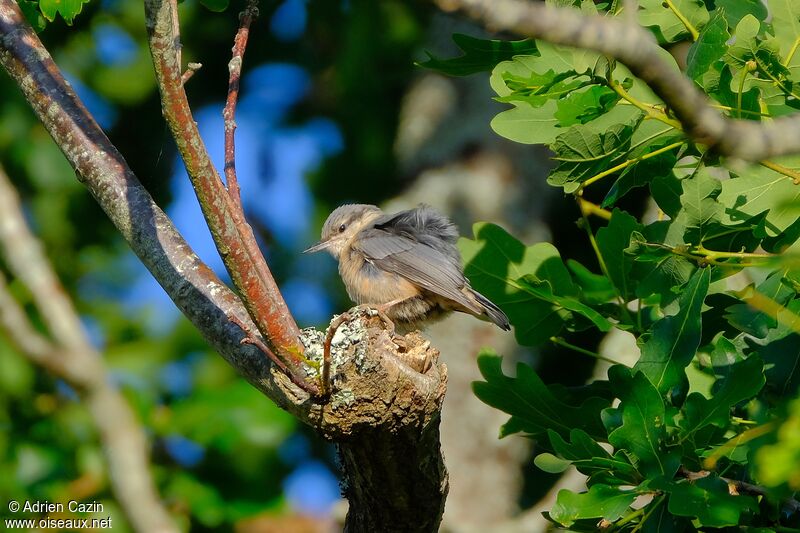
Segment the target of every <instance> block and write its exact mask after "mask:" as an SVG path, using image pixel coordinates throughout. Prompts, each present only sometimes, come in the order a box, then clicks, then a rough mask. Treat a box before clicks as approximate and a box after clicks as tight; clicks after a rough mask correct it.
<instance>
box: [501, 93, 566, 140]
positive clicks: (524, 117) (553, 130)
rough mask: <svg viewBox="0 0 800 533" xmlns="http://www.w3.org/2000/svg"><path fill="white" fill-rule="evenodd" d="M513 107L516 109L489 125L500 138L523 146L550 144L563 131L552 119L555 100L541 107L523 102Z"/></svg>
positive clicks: (505, 112) (504, 112) (554, 119)
mask: <svg viewBox="0 0 800 533" xmlns="http://www.w3.org/2000/svg"><path fill="white" fill-rule="evenodd" d="M515 105H517V107H515V108H514V109H509V110H507V111H503V112H502V113H500V114H498V115H497V116H496V117H494V118H493V119H492V121H491V123H490V126H491V128H492V129H493V130H494V131H495V133H497V134H498V135H500V136H501V137H505V138H506V139H511V140H512V141H516V142H518V143H523V144H550V143H552V142H553V141H555V140H556V137H557V136H558V135H559V134H560V133H561V132H563V131H564V130H563V129H561V128H560V127H559V125H558V119H557V118H555V117H554V114H555V112H556V107H557V105H556V102H555V100H550V101H549V102H547V103H546V104H544V105H543V106H542V107H533V106H531V105H529V104H526V103H524V102H523V103H521V104H515Z"/></svg>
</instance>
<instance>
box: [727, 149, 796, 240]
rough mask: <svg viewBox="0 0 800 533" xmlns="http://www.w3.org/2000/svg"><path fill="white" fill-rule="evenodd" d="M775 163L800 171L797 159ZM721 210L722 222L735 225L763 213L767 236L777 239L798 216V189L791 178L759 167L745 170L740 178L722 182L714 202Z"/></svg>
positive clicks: (784, 159)
mask: <svg viewBox="0 0 800 533" xmlns="http://www.w3.org/2000/svg"><path fill="white" fill-rule="evenodd" d="M775 162H776V163H778V164H782V165H784V166H787V167H790V168H800V159H798V158H796V157H794V158H782V159H777V160H775ZM717 200H719V202H720V203H721V204H723V205H724V206H725V211H724V213H722V217H721V218H722V222H723V223H725V224H736V223H738V222H742V221H745V220H748V219H750V218H751V217H754V216H756V215H760V214H762V213H766V225H765V228H766V230H767V234H768V235H769V236H772V237H774V236H776V235H779V234H780V233H781V232H783V231H784V230H786V228H788V227H789V226H790V225H792V223H794V222H795V221H796V220H797V217H798V215H800V187H798V186H797V185H795V184H794V182H793V181H792V179H791V178H788V177H786V176H784V175H783V174H779V173H777V172H775V171H773V170H770V169H768V168H765V167H762V166H753V167H749V168H748V169H747V171H746V172H744V173H742V174H741V175H740V177H736V178H732V179H729V180H725V181H723V182H722V192H721V193H720V195H719V197H718V198H717Z"/></svg>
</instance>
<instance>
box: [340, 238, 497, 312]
mask: <svg viewBox="0 0 800 533" xmlns="http://www.w3.org/2000/svg"><path fill="white" fill-rule="evenodd" d="M354 248H357V249H358V250H360V251H361V252H362V253H363V254H364V255H365V256H366V258H367V259H368V260H369V261H371V262H372V263H374V264H375V265H376V266H377V267H379V268H381V269H382V270H385V271H388V272H393V273H395V274H398V275H400V276H403V277H404V278H406V279H408V280H409V281H411V282H412V283H415V284H417V285H419V286H420V287H422V288H423V289H426V290H428V291H430V292H433V293H435V294H438V295H440V296H444V297H446V298H449V299H450V300H454V301H455V302H458V303H459V304H461V305H463V306H464V307H466V308H467V309H470V310H472V311H473V312H475V313H480V312H481V311H482V309H481V308H479V307H477V306H476V305H475V303H474V302H472V301H470V299H469V298H467V296H466V295H465V294H464V293H463V292H462V291H461V289H462V288H463V287H464V286H469V283H468V282H467V279H466V278H465V277H464V274H463V273H462V272H461V268H460V265H458V264H454V263H453V260H452V259H451V258H450V257H449V256H448V255H445V254H443V253H442V252H440V251H439V250H437V249H436V248H433V247H431V246H428V245H427V244H423V243H421V242H419V241H415V240H413V239H411V238H408V237H405V236H402V235H394V234H392V233H390V232H388V231H386V230H384V229H378V228H375V227H373V228H370V229H367V230H364V231H363V232H362V233H361V235H359V239H358V241H357V243H356V245H355V246H354Z"/></svg>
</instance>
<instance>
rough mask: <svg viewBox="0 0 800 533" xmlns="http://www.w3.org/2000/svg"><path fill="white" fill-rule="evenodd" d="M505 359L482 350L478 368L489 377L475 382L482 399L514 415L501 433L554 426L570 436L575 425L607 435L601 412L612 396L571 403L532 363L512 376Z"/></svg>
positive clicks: (539, 431) (535, 432)
mask: <svg viewBox="0 0 800 533" xmlns="http://www.w3.org/2000/svg"><path fill="white" fill-rule="evenodd" d="M501 361H502V358H501V357H499V356H497V355H496V354H494V353H493V352H491V351H486V350H484V351H482V352H481V353H480V354H479V355H478V368H479V369H480V371H481V375H482V376H483V379H485V380H486V381H476V382H473V384H472V388H473V391H474V392H475V395H476V396H477V397H478V398H480V400H481V401H482V402H484V403H486V404H488V405H491V406H492V407H494V408H496V409H500V410H501V411H504V412H506V413H508V414H510V415H511V419H510V420H509V421H508V422H507V423H506V424H505V425H504V426H503V429H502V430H501V435H503V436H505V435H510V434H512V433H517V432H520V431H523V432H525V433H528V434H530V435H533V436H540V435H543V434H545V433H546V432H547V431H548V430H553V431H556V432H557V433H559V434H561V435H565V436H566V435H569V433H570V431H571V430H573V429H575V428H579V429H583V430H584V431H586V433H588V434H589V435H594V436H596V437H601V436H604V435H605V430H604V429H603V424H602V422H601V421H600V414H599V413H600V410H602V409H603V408H605V407H607V406H608V405H609V402H608V400H605V399H602V398H589V399H587V400H585V401H584V402H583V403H582V404H581V405H580V406H573V405H569V404H567V403H564V402H563V401H561V400H559V399H558V398H556V397H555V396H554V395H553V393H552V392H551V391H550V390H549V389H548V388H547V386H546V385H545V384H544V383H543V382H542V380H541V379H540V378H539V376H538V375H537V374H536V372H535V371H534V370H533V369H532V368H531V367H529V366H528V365H525V364H522V363H520V364H518V365H517V377H516V378H512V377H509V376H506V375H505V374H503V370H502V368H501V364H500V363H501Z"/></svg>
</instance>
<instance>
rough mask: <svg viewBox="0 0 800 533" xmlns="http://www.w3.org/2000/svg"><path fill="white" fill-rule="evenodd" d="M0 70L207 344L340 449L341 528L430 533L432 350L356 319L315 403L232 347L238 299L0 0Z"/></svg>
mask: <svg viewBox="0 0 800 533" xmlns="http://www.w3.org/2000/svg"><path fill="white" fill-rule="evenodd" d="M151 3H153V2H152V1H151ZM159 21H161V22H163V20H161V19H159ZM153 22H155V21H153ZM169 23H170V24H171V23H172V20H170V21H169ZM159 35H161V37H159V39H162V38H163V34H159ZM156 44H157V47H159V46H165V47H168V45H167V43H156ZM169 46H171V45H169ZM165 55H166V56H169V57H165V58H163V60H164V61H166V62H167V63H168V64H169V65H170V66H172V65H173V63H175V62H176V60H177V58H176V57H175V55H176V54H174V53H169V54H165ZM0 65H2V66H3V67H4V68H5V69H6V71H7V72H8V73H9V74H10V75H11V77H12V78H13V79H14V81H15V82H16V83H17V85H18V86H19V88H20V89H21V91H22V92H23V94H24V96H25V98H26V99H27V101H28V102H29V104H30V105H31V107H32V108H33V110H34V112H35V113H36V115H37V116H38V118H39V120H40V121H41V122H42V124H43V125H44V126H45V128H47V130H48V132H49V133H50V135H51V136H52V137H53V139H54V140H55V142H56V144H57V145H58V146H59V148H60V149H61V150H62V151H63V152H64V154H65V156H66V157H67V160H68V161H69V163H70V165H72V167H73V168H74V169H75V171H76V172H77V174H78V178H79V179H80V180H81V181H82V182H83V183H84V184H85V185H86V187H87V188H88V189H89V191H90V192H91V193H92V195H93V196H94V197H95V199H96V200H97V202H98V203H99V204H100V205H101V207H102V208H103V209H104V211H105V212H106V213H107V214H108V216H109V218H110V219H111V221H112V222H113V223H114V224H115V225H116V226H117V228H118V229H119V230H120V232H121V233H122V235H123V237H124V238H125V239H126V240H127V241H128V243H129V244H130V246H131V248H132V249H133V250H134V252H135V253H136V254H137V255H138V256H139V258H140V259H141V260H142V262H143V263H144V265H145V266H146V267H147V268H148V269H149V270H150V272H151V273H152V274H153V276H154V277H155V278H156V279H157V280H158V282H159V283H160V284H161V285H162V287H164V289H165V291H166V292H167V294H168V295H169V296H170V298H172V300H173V301H174V302H175V304H176V305H177V306H178V308H179V309H180V310H181V312H182V313H183V314H184V315H186V317H187V318H189V320H190V321H191V322H192V323H193V324H194V325H195V327H197V328H198V329H199V330H200V332H201V333H202V334H203V336H204V337H205V338H206V339H207V340H208V342H209V343H210V344H211V346H212V347H213V348H214V349H216V350H217V351H218V352H219V353H220V354H221V355H222V356H223V357H224V358H225V359H226V360H227V361H228V362H229V363H230V364H231V365H232V366H233V367H235V368H236V369H237V371H238V372H239V373H241V374H242V375H243V376H244V377H245V378H246V379H247V380H248V381H249V382H250V383H251V384H252V385H253V386H255V387H256V388H257V389H259V390H260V391H262V392H263V393H264V394H266V395H267V396H268V397H269V398H271V399H272V400H273V401H274V402H275V403H276V404H277V405H278V406H280V407H282V408H284V409H286V410H287V411H289V412H291V413H293V414H294V415H295V416H297V417H298V419H299V420H300V421H302V422H304V423H306V424H309V425H312V426H314V427H315V428H316V429H317V430H318V431H319V432H320V433H321V434H322V435H323V436H325V437H326V438H329V439H331V440H334V441H336V442H337V443H338V447H339V451H340V454H341V456H342V462H343V464H344V474H345V479H344V482H343V484H344V485H345V486H346V487H347V489H346V491H345V492H346V494H347V495H348V497H350V498H351V501H354V502H355V504H354V505H351V508H350V512H349V513H348V518H347V524H348V525H347V527H348V528H349V530H351V531H357V530H358V525H359V524H383V525H386V527H385V528H382V530H384V531H409V530H419V529H420V527H419V525H420V524H422V525H425V526H427V525H431V526H432V527H431V528H430V529H431V530H435V529H436V527H435V525H436V524H438V523H439V521H440V520H441V512H442V509H443V507H444V500H445V497H446V494H447V473H446V471H445V469H444V462H443V458H442V454H441V449H440V446H439V442H438V431H439V430H438V425H439V418H440V413H441V405H442V400H443V398H444V393H445V388H446V381H447V377H446V376H447V374H446V369H445V367H444V365H439V364H437V358H438V352H437V351H436V350H434V349H432V348H430V345H429V344H430V343H428V342H426V341H425V340H424V339H422V338H421V337H419V336H416V337H414V336H413V334H412V335H409V336H408V337H407V338H406V340H405V345H406V347H407V349H406V351H405V352H403V353H401V354H398V352H397V347H396V346H395V345H394V344H393V343H392V340H391V338H390V337H389V335H388V333H387V332H385V331H383V330H382V329H381V328H380V327H378V326H379V324H376V323H372V322H370V319H369V318H368V317H365V316H363V314H358V313H354V318H353V320H352V321H350V322H348V323H346V324H343V325H342V326H341V327H340V328H339V332H338V334H337V336H336V337H337V338H334V339H333V346H332V353H331V355H332V360H333V361H332V363H333V372H332V376H333V385H334V387H333V389H334V390H333V393H332V394H331V397H330V399H329V401H328V402H327V403H325V404H319V403H315V402H312V401H311V400H310V398H309V396H308V394H306V393H305V392H304V391H302V390H300V389H299V388H298V387H296V386H294V385H293V384H292V383H291V381H290V379H289V377H288V376H286V374H284V373H283V372H280V371H278V370H277V368H276V366H275V365H272V364H270V360H268V359H266V358H265V357H264V356H263V354H262V352H260V351H259V350H258V349H256V348H255V347H253V346H251V345H249V344H244V345H243V344H241V341H242V340H243V339H247V338H248V335H247V334H246V333H245V332H243V330H242V328H241V327H239V326H237V325H236V324H235V323H233V322H232V321H231V318H232V317H234V319H235V320H236V321H237V322H238V323H241V324H242V325H244V326H245V329H250V328H251V327H253V328H254V326H253V324H252V322H251V320H250V318H249V316H248V313H247V311H246V310H245V308H244V306H243V305H242V302H241V301H240V300H239V298H238V297H237V296H236V295H235V294H234V293H233V292H232V291H231V290H230V289H228V288H227V287H226V286H225V285H224V284H222V283H221V282H220V281H219V279H217V277H216V276H215V275H214V274H213V272H211V271H210V270H209V268H208V267H207V266H206V265H204V264H203V263H202V262H201V261H200V260H199V259H198V258H197V256H196V255H195V254H194V252H193V251H192V250H191V248H189V246H188V244H186V242H185V241H184V240H183V238H182V237H181V236H180V234H178V232H177V231H176V230H175V228H174V226H173V225H172V222H171V221H170V220H169V219H168V218H167V217H166V215H165V214H164V212H163V211H161V209H160V208H159V207H158V206H157V205H155V203H154V202H153V199H152V198H151V197H150V195H149V194H148V193H147V191H146V190H145V189H144V188H143V187H142V185H141V183H139V181H138V180H137V178H136V176H135V175H134V174H133V172H132V171H131V170H130V168H129V167H128V166H127V164H126V163H125V160H124V159H123V157H122V155H121V154H120V153H119V152H118V151H117V149H116V148H115V147H114V146H113V145H112V144H111V143H110V141H109V140H108V138H107V137H106V136H105V134H104V133H103V132H102V131H101V130H100V128H99V126H98V125H97V123H96V122H95V121H94V120H93V119H92V117H91V116H90V115H89V114H88V112H87V111H86V108H85V107H84V106H83V104H82V103H81V102H80V101H79V100H78V98H77V97H76V95H75V93H74V92H73V91H72V88H71V87H70V86H69V85H68V84H67V83H66V81H65V80H64V78H63V76H62V75H61V73H60V72H59V70H58V68H57V67H56V65H55V64H54V63H53V60H52V58H51V57H50V55H49V53H48V52H47V50H46V49H45V48H44V47H43V45H42V43H41V41H39V38H38V37H37V35H36V33H35V32H34V31H33V29H32V28H31V27H30V25H28V24H27V23H26V22H25V20H24V19H23V17H22V14H21V13H20V11H19V7H18V6H17V4H16V2H14V0H0ZM170 72H172V70H170ZM175 72H178V70H177V69H176V70H175ZM173 79H174V78H173ZM189 139H195V140H196V139H197V137H194V136H193V137H189ZM178 141H179V143H182V144H184V145H185V144H186V143H187V142H188V141H185V140H183V141H182V140H180V139H178ZM185 148H186V147H185ZM189 149H191V150H194V148H192V147H189ZM203 153H204V151H203ZM205 161H206V162H207V158H206V159H205ZM208 165H210V163H208ZM195 170H197V169H195ZM212 170H213V168H212ZM214 175H215V176H216V173H214ZM207 181H213V180H207ZM216 183H217V184H220V185H219V188H221V189H222V192H223V194H224V197H221V199H220V201H221V202H229V201H230V198H229V197H228V196H227V193H226V191H224V188H222V186H221V182H219V179H218V176H217V178H216ZM209 187H215V186H214V185H209ZM236 239H238V236H237V237H236ZM287 313H288V312H287ZM287 316H288V315H287ZM295 327H296V326H295ZM323 340H324V334H323V333H321V332H317V331H314V330H305V331H303V332H302V334H301V335H300V341H301V342H302V343H303V345H302V347H303V350H304V353H305V357H307V358H309V359H313V360H316V361H320V360H321V358H322V343H323ZM418 360H425V361H432V362H433V364H430V365H425V366H424V368H427V370H426V371H425V372H424V373H420V367H419V366H415V365H414V362H415V361H418ZM362 486H364V487H368V489H364V490H362V489H361V487H362ZM367 497H368V498H367Z"/></svg>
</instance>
